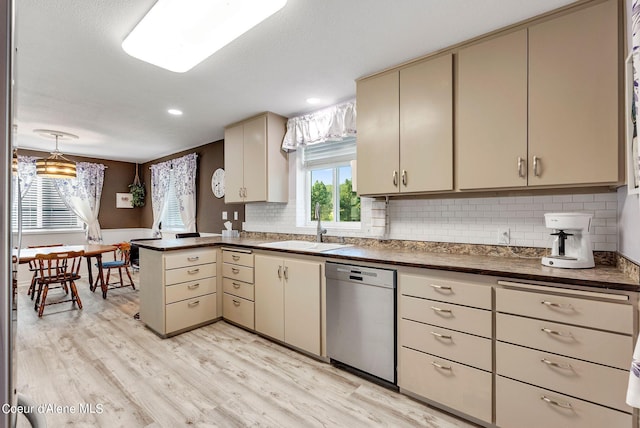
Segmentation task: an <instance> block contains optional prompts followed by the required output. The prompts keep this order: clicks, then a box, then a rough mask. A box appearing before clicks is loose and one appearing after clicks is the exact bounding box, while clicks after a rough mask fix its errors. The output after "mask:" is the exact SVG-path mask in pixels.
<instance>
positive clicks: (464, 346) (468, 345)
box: [400, 319, 492, 371]
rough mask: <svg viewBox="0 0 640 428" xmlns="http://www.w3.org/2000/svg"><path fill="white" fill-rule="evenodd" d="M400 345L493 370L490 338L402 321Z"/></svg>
mask: <svg viewBox="0 0 640 428" xmlns="http://www.w3.org/2000/svg"><path fill="white" fill-rule="evenodd" d="M400 329H401V331H400V337H401V341H402V343H401V345H402V346H406V347H408V348H412V349H415V350H418V351H422V352H426V353H427V354H431V355H436V356H438V357H442V358H446V359H448V360H452V361H456V362H458V363H462V364H467V365H470V366H473V367H477V368H479V369H482V370H487V371H491V369H492V367H491V362H492V357H491V356H492V352H491V339H486V338H484V337H478V336H473V335H470V334H466V333H460V332H458V331H453V330H447V329H444V328H440V327H433V326H430V325H427V324H422V323H419V322H415V321H409V320H405V319H403V320H402V321H401V322H400Z"/></svg>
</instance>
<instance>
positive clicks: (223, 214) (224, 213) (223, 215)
mask: <svg viewBox="0 0 640 428" xmlns="http://www.w3.org/2000/svg"><path fill="white" fill-rule="evenodd" d="M222 219H223V220H226V219H227V212H226V211H222Z"/></svg>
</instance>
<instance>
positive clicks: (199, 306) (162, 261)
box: [140, 248, 218, 337]
mask: <svg viewBox="0 0 640 428" xmlns="http://www.w3.org/2000/svg"><path fill="white" fill-rule="evenodd" d="M216 254H217V252H216V250H215V249H205V248H203V249H189V250H175V251H152V250H148V249H145V248H141V249H140V319H141V320H142V321H143V322H144V323H145V324H146V325H147V327H149V328H150V329H152V330H153V331H155V332H156V333H158V334H159V335H160V336H163V337H167V336H171V335H173V334H178V333H181V332H183V331H186V330H189V329H191V328H195V327H198V326H201V325H204V324H206V323H208V322H211V321H213V320H215V319H216V318H217V317H218V315H217V300H216V291H217V290H216V287H217V284H216Z"/></svg>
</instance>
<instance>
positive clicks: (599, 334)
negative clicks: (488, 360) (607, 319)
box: [496, 314, 633, 370]
mask: <svg viewBox="0 0 640 428" xmlns="http://www.w3.org/2000/svg"><path fill="white" fill-rule="evenodd" d="M496 339H497V340H500V341H503V342H509V343H515V344H517V345H522V346H526V347H528V348H535V349H539V350H541V351H546V352H553V353H554V354H560V355H565V356H568V357H573V358H578V359H581V360H587V361H591V362H594V363H599V364H605V365H608V366H612V367H617V368H619V369H623V370H627V369H628V368H629V367H631V356H632V354H633V339H632V337H631V336H625V335H622V334H616V333H608V332H604V331H596V330H590V329H587V328H582V327H575V326H570V325H564V324H557V323H554V322H551V321H541V320H534V319H529V318H522V317H517V316H513V315H505V314H496Z"/></svg>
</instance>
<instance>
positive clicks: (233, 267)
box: [222, 249, 255, 330]
mask: <svg viewBox="0 0 640 428" xmlns="http://www.w3.org/2000/svg"><path fill="white" fill-rule="evenodd" d="M222 262H223V264H222V290H223V292H224V294H223V296H222V317H223V318H224V319H225V320H228V321H231V322H233V323H235V324H237V325H240V326H242V327H245V328H248V329H250V330H253V329H254V328H255V323H254V290H253V287H254V285H253V254H252V253H251V251H244V250H237V251H231V250H228V249H223V250H222Z"/></svg>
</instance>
